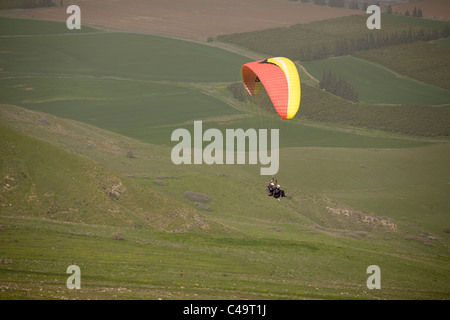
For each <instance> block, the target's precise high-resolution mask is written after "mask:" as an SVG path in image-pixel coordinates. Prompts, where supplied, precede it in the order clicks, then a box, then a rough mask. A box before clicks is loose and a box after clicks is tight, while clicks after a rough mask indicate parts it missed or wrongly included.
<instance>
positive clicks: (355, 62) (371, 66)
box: [302, 56, 450, 105]
mask: <svg viewBox="0 0 450 320" xmlns="http://www.w3.org/2000/svg"><path fill="white" fill-rule="evenodd" d="M302 65H304V66H305V68H306V69H307V70H308V72H310V73H311V74H312V75H313V76H314V77H315V78H316V79H319V80H320V79H322V75H323V73H324V72H328V71H329V70H330V71H331V72H332V73H334V74H336V75H338V76H341V77H342V78H344V79H346V80H347V81H349V82H350V83H351V84H352V86H353V87H354V88H355V89H356V91H357V92H358V96H359V100H360V101H361V102H362V103H368V104H370V103H375V104H424V105H439V104H446V103H448V102H449V101H450V91H449V90H446V89H443V88H438V87H436V86H433V85H429V84H427V83H424V82H420V81H417V80H414V79H411V78H407V77H404V76H402V75H399V74H396V73H394V72H392V71H391V70H389V69H387V68H385V67H383V66H382V65H379V64H376V63H372V62H369V61H366V60H363V59H359V58H355V57H353V56H344V57H337V58H327V59H323V60H315V61H305V62H302Z"/></svg>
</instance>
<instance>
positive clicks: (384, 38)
mask: <svg viewBox="0 0 450 320" xmlns="http://www.w3.org/2000/svg"><path fill="white" fill-rule="evenodd" d="M448 37H450V26H449V25H446V26H444V27H443V28H442V29H436V28H435V29H424V28H421V29H415V30H413V29H412V28H411V27H410V28H409V31H406V30H403V31H401V32H394V33H390V34H388V33H384V34H383V33H373V32H369V33H367V34H366V35H365V36H361V37H358V38H352V39H350V40H349V39H346V38H340V39H337V40H335V42H334V43H329V42H328V43H325V42H323V43H321V44H320V45H317V46H308V47H306V48H300V49H299V55H298V58H299V59H300V60H303V61H308V60H316V59H323V58H328V57H331V56H335V57H336V56H342V55H347V54H352V53H354V52H358V51H362V50H370V49H376V48H382V47H387V46H392V45H400V44H407V43H412V42H416V41H431V40H437V39H441V38H448Z"/></svg>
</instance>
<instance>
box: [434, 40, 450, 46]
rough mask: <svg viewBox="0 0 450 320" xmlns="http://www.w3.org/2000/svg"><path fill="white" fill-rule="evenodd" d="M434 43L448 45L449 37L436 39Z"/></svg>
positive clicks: (449, 42)
mask: <svg viewBox="0 0 450 320" xmlns="http://www.w3.org/2000/svg"><path fill="white" fill-rule="evenodd" d="M434 43H436V44H438V45H440V46H443V47H447V48H448V47H450V38H447V39H442V40H437V41H435V42H434Z"/></svg>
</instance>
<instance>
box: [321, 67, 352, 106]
mask: <svg viewBox="0 0 450 320" xmlns="http://www.w3.org/2000/svg"><path fill="white" fill-rule="evenodd" d="M319 86H320V88H321V89H324V90H326V91H328V92H330V93H332V94H334V95H336V96H339V97H341V98H344V99H347V100H350V101H353V102H358V101H359V99H358V93H357V92H356V90H355V88H354V87H353V86H352V85H351V84H350V82H348V81H347V80H345V79H343V78H342V77H337V76H336V75H335V74H334V73H332V72H331V71H330V70H328V72H323V74H322V80H320V82H319Z"/></svg>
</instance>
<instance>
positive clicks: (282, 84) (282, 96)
mask: <svg viewBox="0 0 450 320" xmlns="http://www.w3.org/2000/svg"><path fill="white" fill-rule="evenodd" d="M242 79H243V81H244V86H245V88H246V89H247V91H248V93H249V94H250V95H255V94H258V93H259V92H260V91H261V89H262V87H263V86H264V88H265V89H266V91H267V94H268V95H269V97H270V100H271V101H272V103H273V106H274V107H275V109H276V110H277V112H278V114H279V115H280V117H281V118H283V119H292V118H293V117H294V116H295V115H296V114H297V111H298V108H299V107H300V96H301V88H300V77H299V75H298V71H297V68H296V67H295V64H294V63H293V62H292V61H291V60H289V59H288V58H284V57H276V58H270V59H266V60H260V61H255V62H249V63H246V64H244V65H243V66H242Z"/></svg>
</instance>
